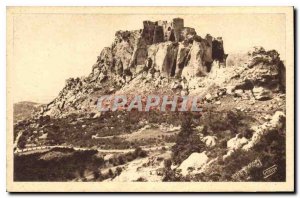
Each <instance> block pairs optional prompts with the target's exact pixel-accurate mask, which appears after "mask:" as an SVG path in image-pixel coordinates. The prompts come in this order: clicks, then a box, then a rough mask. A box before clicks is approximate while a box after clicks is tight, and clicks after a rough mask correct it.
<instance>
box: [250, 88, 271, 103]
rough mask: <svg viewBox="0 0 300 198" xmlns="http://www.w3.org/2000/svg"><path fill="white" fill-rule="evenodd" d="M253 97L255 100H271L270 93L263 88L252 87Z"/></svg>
mask: <svg viewBox="0 0 300 198" xmlns="http://www.w3.org/2000/svg"><path fill="white" fill-rule="evenodd" d="M253 95H254V98H255V99H256V100H269V99H271V98H272V92H271V91H270V90H268V89H266V88H263V87H254V89H253Z"/></svg>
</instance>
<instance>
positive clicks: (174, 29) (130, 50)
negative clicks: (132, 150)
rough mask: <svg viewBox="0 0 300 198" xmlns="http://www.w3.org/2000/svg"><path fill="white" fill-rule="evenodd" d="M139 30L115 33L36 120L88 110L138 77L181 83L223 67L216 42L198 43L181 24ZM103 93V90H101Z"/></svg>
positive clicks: (192, 31)
mask: <svg viewBox="0 0 300 198" xmlns="http://www.w3.org/2000/svg"><path fill="white" fill-rule="evenodd" d="M143 26H144V27H143V29H141V30H133V31H117V32H116V34H115V40H114V42H113V43H112V45H111V46H109V47H105V48H104V49H103V50H102V51H101V53H100V55H99V56H98V59H97V62H96V63H95V64H94V65H93V68H92V72H91V73H90V75H89V76H88V77H84V78H76V79H74V78H71V79H68V80H67V81H66V86H65V87H64V88H63V90H62V91H61V92H60V93H59V96H58V97H57V98H56V99H54V100H53V101H52V102H51V103H49V104H48V105H46V106H45V107H44V109H43V110H42V112H41V114H42V115H50V116H54V117H55V116H61V115H64V114H67V113H68V112H84V111H90V110H92V109H89V107H91V106H94V105H95V102H96V100H97V96H99V95H101V94H103V93H113V92H115V91H116V90H118V89H120V88H122V87H124V86H125V85H126V84H129V83H130V82H131V81H132V80H133V79H135V78H137V77H139V76H142V75H143V76H148V78H156V79H158V78H160V79H163V78H168V79H186V80H190V79H191V78H194V77H200V76H206V75H207V74H208V73H209V72H210V71H211V68H212V65H213V63H214V62H216V63H217V64H219V65H225V64H226V57H227V55H226V54H225V53H224V48H223V41H222V38H221V37H217V38H213V37H212V36H210V35H209V34H208V35H206V36H205V37H204V38H202V37H201V36H199V35H197V33H196V31H195V29H194V28H191V27H185V26H184V21H183V19H180V18H175V19H173V21H172V22H167V21H156V22H152V21H144V22H143ZM106 88H108V90H106Z"/></svg>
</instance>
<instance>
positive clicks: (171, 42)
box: [14, 18, 285, 181]
mask: <svg viewBox="0 0 300 198" xmlns="http://www.w3.org/2000/svg"><path fill="white" fill-rule="evenodd" d="M143 24H144V27H143V29H141V30H134V31H118V32H116V34H115V40H114V42H113V43H112V45H111V46H110V47H106V48H104V49H103V50H102V52H101V53H100V55H99V57H98V59H97V62H96V63H95V64H94V65H93V67H92V72H91V73H90V75H89V76H87V77H83V78H76V79H74V78H71V79H68V80H67V81H66V85H65V87H64V88H63V89H62V91H61V92H60V93H59V95H58V97H57V98H55V99H54V100H53V101H52V102H51V103H49V104H47V105H44V106H43V108H42V110H41V112H39V113H37V114H35V116H34V117H33V118H32V119H27V120H23V121H21V122H18V123H17V124H15V126H14V134H15V143H16V148H18V149H17V150H19V151H20V150H21V149H24V148H26V147H33V148H35V147H36V146H39V145H57V144H58V145H65V146H68V147H72V146H74V147H82V148H84V149H107V150H109V149H111V150H118V149H119V150H122V152H125V151H126V150H128V152H129V151H131V150H132V149H135V148H136V147H141V148H143V149H144V150H145V151H147V155H144V154H143V155H141V156H140V155H135V158H132V157H130V156H128V155H129V154H126V157H125V158H126V159H123V158H124V156H123V155H120V154H116V153H115V152H111V153H110V154H109V155H106V156H102V157H104V160H107V161H108V162H107V164H104V165H101V166H100V165H99V166H96V167H94V166H93V168H92V169H91V168H90V167H86V170H85V172H84V171H83V173H81V174H80V176H74V175H73V176H72V177H70V178H72V179H74V178H75V180H76V181H86V180H88V181H103V180H105V181H236V180H238V181H264V180H271V181H284V180H285V172H283V170H285V66H284V64H283V62H282V60H281V59H280V56H279V54H278V53H277V52H276V51H275V50H270V51H268V50H265V49H264V48H262V47H254V48H253V49H251V50H250V51H249V52H246V53H244V54H229V55H227V54H225V52H224V48H223V41H222V38H221V37H217V38H213V37H212V36H210V35H206V36H205V37H204V38H202V37H201V36H199V35H197V33H196V31H195V29H193V28H190V27H184V22H183V20H182V19H179V18H176V19H174V20H173V21H172V22H170V23H168V22H166V21H156V22H151V21H144V23H143ZM153 93H156V94H167V95H178V96H184V95H197V96H201V104H202V108H203V111H202V112H201V113H200V114H199V113H190V114H186V113H179V112H156V111H152V112H151V111H150V112H149V113H145V112H126V111H120V112H118V111H117V112H106V113H99V112H98V111H97V107H96V106H97V100H98V98H99V97H100V96H102V95H104V94H115V95H118V94H127V95H133V94H143V95H150V94H153ZM189 116H191V120H190V121H187V117H189ZM47 152H49V153H47V156H48V155H50V156H52V154H53V155H55V156H56V155H60V154H59V153H57V152H56V151H52V150H51V149H49V151H47ZM52 152H53V153H52ZM95 153H96V154H93V157H92V159H94V158H95V157H99V156H98V155H102V154H101V152H100V151H99V152H98V153H97V152H96V151H95ZM20 155H21V154H20ZM41 155H43V154H41ZM61 156H62V158H63V156H65V155H64V154H63V152H62V154H61ZM120 156H121V157H120ZM137 156H139V157H137ZM44 158H46V157H45V156H42V157H41V158H40V159H44ZM18 159H19V158H18ZM254 162H255V163H254ZM91 163H92V162H91ZM253 164H254V165H253ZM255 164H256V165H257V164H260V166H258V165H257V166H255ZM274 164H276V165H277V166H278V167H277V168H278V172H280V174H277V175H276V174H274V175H273V176H268V177H266V178H265V177H264V176H265V175H262V174H263V171H264V170H265V169H267V168H269V166H272V165H274ZM89 166H92V165H89ZM19 168H20V170H21V169H22V167H19ZM245 172H246V173H245ZM99 174H100V176H99ZM101 174H102V175H105V176H103V177H101ZM131 176H132V177H131ZM133 176H134V177H133ZM52 179H53V178H52Z"/></svg>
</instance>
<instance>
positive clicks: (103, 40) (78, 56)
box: [12, 14, 285, 103]
mask: <svg viewBox="0 0 300 198" xmlns="http://www.w3.org/2000/svg"><path fill="white" fill-rule="evenodd" d="M175 17H181V18H183V19H184V23H185V26H186V27H193V28H195V29H196V31H197V33H198V35H200V36H205V35H206V34H207V33H209V34H211V35H212V36H213V37H217V36H221V37H223V41H224V48H225V52H226V53H232V52H237V51H247V50H248V49H249V48H250V47H252V46H257V45H259V46H263V47H264V48H265V49H267V50H269V49H276V50H277V51H279V53H280V56H281V58H282V59H285V15H284V14H236V15H230V14H225V15H220V14H214V15H183V16H181V15H176V16H171V15H101V14H18V15H15V16H14V24H13V29H14V40H13V45H14V47H13V49H14V50H13V67H14V69H13V70H14V73H13V85H12V86H13V87H14V92H15V93H14V102H18V101H34V102H41V103H47V102H50V101H51V100H52V99H54V98H55V97H56V96H57V94H58V93H59V91H60V90H61V89H62V88H63V86H64V84H65V80H66V79H67V78H69V77H80V76H86V75H88V74H89V73H90V72H91V69H92V65H93V64H94V63H95V62H96V60H97V56H98V55H99V54H100V52H101V50H102V48H103V47H105V46H110V44H111V43H112V42H113V39H114V34H115V32H116V31H117V30H134V29H141V28H142V21H143V20H171V19H172V18H175Z"/></svg>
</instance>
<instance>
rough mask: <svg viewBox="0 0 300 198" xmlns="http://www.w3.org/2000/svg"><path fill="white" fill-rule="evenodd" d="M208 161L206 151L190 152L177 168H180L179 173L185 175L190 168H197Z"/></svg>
mask: <svg viewBox="0 0 300 198" xmlns="http://www.w3.org/2000/svg"><path fill="white" fill-rule="evenodd" d="M207 162H208V157H207V155H206V152H205V151H204V152H202V153H192V154H191V155H190V156H189V157H188V158H187V159H186V160H184V161H183V162H182V163H181V164H180V166H179V167H178V168H177V169H178V170H181V174H182V175H183V176H186V175H187V174H188V173H189V172H190V169H191V168H192V169H195V170H199V169H201V168H202V167H203V166H204V165H205V164H206V163H207Z"/></svg>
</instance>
